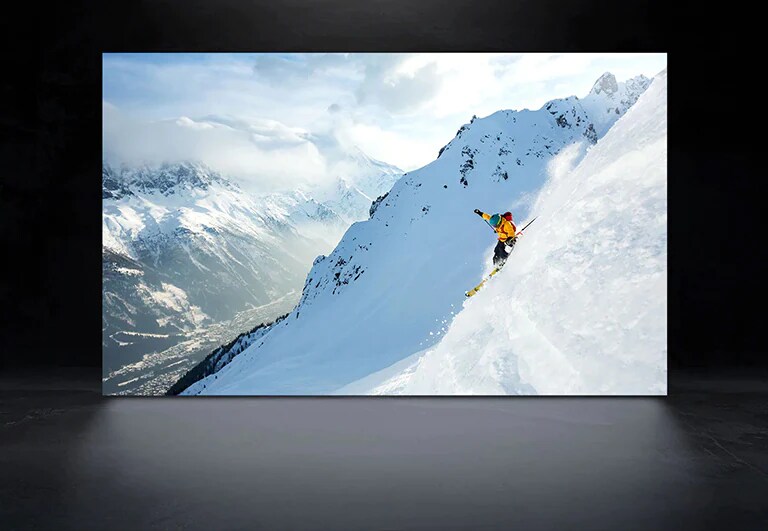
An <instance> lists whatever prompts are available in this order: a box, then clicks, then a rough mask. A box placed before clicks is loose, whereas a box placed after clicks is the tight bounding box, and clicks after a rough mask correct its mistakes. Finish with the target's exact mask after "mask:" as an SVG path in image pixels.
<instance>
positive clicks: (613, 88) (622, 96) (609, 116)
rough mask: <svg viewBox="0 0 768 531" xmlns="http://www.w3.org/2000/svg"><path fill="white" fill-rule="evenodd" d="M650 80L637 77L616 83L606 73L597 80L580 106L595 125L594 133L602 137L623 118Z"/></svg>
mask: <svg viewBox="0 0 768 531" xmlns="http://www.w3.org/2000/svg"><path fill="white" fill-rule="evenodd" d="M650 84H651V80H650V79H648V78H647V77H645V76H642V75H641V76H637V77H633V78H632V79H628V80H627V81H621V82H618V81H616V77H615V76H614V75H613V74H611V73H610V72H606V73H605V74H603V75H602V76H600V79H598V80H597V81H596V82H595V84H594V86H593V87H592V90H590V91H589V94H588V95H587V97H586V98H583V99H582V100H581V104H582V106H583V107H584V109H585V110H586V111H587V113H588V114H589V117H590V119H591V120H592V123H593V124H594V125H595V132H596V133H597V135H598V136H603V135H604V134H605V133H606V131H608V129H609V128H610V127H611V125H612V124H613V123H614V122H615V121H616V119H617V118H618V117H620V116H623V115H624V114H625V113H626V112H627V111H628V110H629V108H630V107H632V105H634V104H635V102H636V101H637V99H638V98H639V97H640V96H641V95H642V94H643V92H645V90H646V89H647V88H648V86H649V85H650Z"/></svg>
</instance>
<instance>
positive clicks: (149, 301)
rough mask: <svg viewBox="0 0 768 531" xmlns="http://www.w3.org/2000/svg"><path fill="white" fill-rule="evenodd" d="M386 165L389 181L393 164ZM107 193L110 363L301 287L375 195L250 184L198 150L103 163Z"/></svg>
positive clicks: (107, 366)
mask: <svg viewBox="0 0 768 531" xmlns="http://www.w3.org/2000/svg"><path fill="white" fill-rule="evenodd" d="M379 164H381V165H383V163H379ZM383 166H386V165H383ZM371 167H373V164H371V165H369V167H368V168H362V169H361V178H363V179H370V178H371V177H370V175H369V173H366V172H365V171H364V170H366V169H367V170H368V171H369V172H370V171H371ZM384 169H385V170H386V171H384V173H386V175H387V178H384V179H383V180H382V182H383V184H382V185H383V186H387V184H388V185H389V186H391V183H392V182H393V181H394V180H395V179H396V178H397V174H396V173H395V172H394V171H393V170H392V169H391V167H390V168H384ZM387 172H388V173H387ZM390 179H391V180H390ZM340 182H341V181H340ZM102 196H103V227H102V228H103V230H102V237H103V253H102V257H103V349H104V372H105V374H108V373H110V371H114V370H116V369H118V368H119V367H121V366H123V365H125V364H126V363H131V362H134V361H136V360H137V359H140V358H141V357H142V356H144V355H146V354H148V353H151V352H153V351H157V350H159V349H163V348H166V347H168V346H170V345H173V344H174V343H176V342H178V341H180V340H181V339H183V338H185V337H186V336H188V335H189V334H190V333H191V332H192V331H194V330H198V329H200V328H201V327H205V326H208V325H211V324H212V323H216V322H221V321H224V320H229V319H231V318H233V317H234V315H235V314H237V312H241V311H243V310H246V309H249V308H250V309H253V308H258V307H261V306H264V305H267V304H269V303H271V302H272V301H274V300H278V299H281V298H283V297H285V296H286V295H288V294H290V293H291V292H298V290H299V288H300V287H301V285H302V284H303V281H304V279H305V277H306V273H307V271H308V270H309V268H310V267H311V264H312V261H313V260H314V258H315V257H317V256H318V255H320V254H322V253H327V252H329V251H330V250H331V249H333V247H334V246H335V245H336V244H337V243H338V241H339V239H340V238H341V236H342V235H343V234H344V231H346V229H347V228H348V227H349V225H350V223H352V221H354V220H357V219H362V218H364V217H367V214H368V208H369V207H370V201H367V200H366V203H365V204H364V205H359V204H357V203H352V204H346V203H345V197H344V196H343V195H341V194H337V195H336V196H333V199H334V201H335V202H334V204H333V206H334V207H337V208H338V209H339V211H341V212H342V213H341V214H339V213H337V212H336V211H335V210H334V209H333V208H331V206H329V205H327V204H324V203H321V202H319V201H317V200H316V199H314V198H313V197H311V196H309V195H307V194H306V193H303V192H301V191H294V192H287V193H275V194H270V195H267V196H262V197H256V196H252V195H251V194H249V193H246V192H245V191H243V190H242V189H241V188H240V187H239V186H238V185H237V184H235V183H234V182H232V181H230V180H228V179H226V178H224V177H222V176H221V175H219V174H217V173H216V172H213V171H211V170H210V169H209V168H207V167H206V166H205V165H203V164H199V163H191V162H186V163H174V164H162V165H158V166H141V167H128V166H122V167H113V166H111V165H109V164H108V163H105V164H104V167H103V183H102ZM294 301H295V299H294ZM280 308H281V309H282V306H281V307H280ZM232 335H233V336H234V335H236V331H232Z"/></svg>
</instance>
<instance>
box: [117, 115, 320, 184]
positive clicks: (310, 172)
mask: <svg viewBox="0 0 768 531" xmlns="http://www.w3.org/2000/svg"><path fill="white" fill-rule="evenodd" d="M104 109H105V112H104V122H103V141H104V146H107V147H108V149H107V150H106V152H105V158H106V159H107V160H108V161H110V162H113V163H118V164H120V163H126V164H158V163H161V162H176V161H200V162H204V163H205V164H207V165H208V166H210V167H211V168H212V169H214V170H216V171H219V172H221V173H223V174H226V175H228V176H230V177H233V178H235V179H236V180H238V181H239V182H240V183H241V184H243V185H245V186H246V187H247V188H249V189H251V190H254V191H272V190H279V189H290V188H295V187H302V186H314V185H317V184H320V183H322V182H324V180H326V179H327V178H328V168H327V164H326V160H325V158H324V157H323V156H322V154H321V153H320V152H319V151H318V149H317V147H316V146H315V145H314V144H313V143H312V142H310V141H309V140H308V134H307V133H306V132H305V131H302V130H300V129H295V128H290V127H287V126H285V125H284V124H280V123H278V122H275V121H271V120H264V121H262V122H259V123H247V122H244V121H241V120H236V119H228V118H226V117H215V116H209V117H206V118H204V119H193V118H190V117H186V116H182V117H180V118H178V119H176V120H161V121H152V122H145V121H140V120H136V119H133V118H131V117H130V116H127V115H126V114H125V113H122V112H120V110H119V109H117V108H116V107H115V106H114V105H110V104H105V106H104Z"/></svg>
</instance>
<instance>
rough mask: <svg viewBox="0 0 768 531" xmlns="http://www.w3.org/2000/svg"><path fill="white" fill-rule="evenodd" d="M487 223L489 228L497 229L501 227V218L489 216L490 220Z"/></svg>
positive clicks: (495, 215)
mask: <svg viewBox="0 0 768 531" xmlns="http://www.w3.org/2000/svg"><path fill="white" fill-rule="evenodd" d="M488 223H489V224H490V225H491V227H498V226H499V225H501V216H499V215H498V214H494V215H493V216H491V219H489V220H488Z"/></svg>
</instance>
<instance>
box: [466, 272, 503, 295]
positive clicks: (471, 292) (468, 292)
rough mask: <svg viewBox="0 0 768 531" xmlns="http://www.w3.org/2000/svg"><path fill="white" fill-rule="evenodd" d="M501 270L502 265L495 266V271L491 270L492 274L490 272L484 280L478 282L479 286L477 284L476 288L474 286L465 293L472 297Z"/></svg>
mask: <svg viewBox="0 0 768 531" xmlns="http://www.w3.org/2000/svg"><path fill="white" fill-rule="evenodd" d="M499 271H501V268H500V267H496V268H494V270H493V271H491V274H490V275H488V276H487V277H486V278H484V279H483V281H482V282H481V283H480V284H478V285H477V286H475V287H474V288H472V289H471V290H469V291H467V292H466V293H465V295H466V296H467V297H471V296H472V295H474V294H475V293H477V292H478V291H480V288H482V287H483V286H484V285H485V283H486V282H488V281H489V280H490V279H491V277H492V276H493V275H495V274H496V273H498V272H499Z"/></svg>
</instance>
